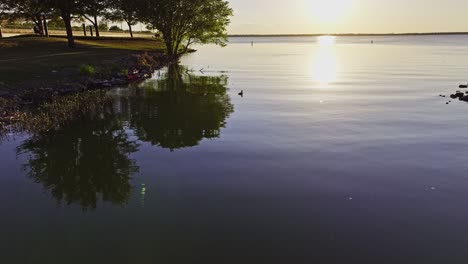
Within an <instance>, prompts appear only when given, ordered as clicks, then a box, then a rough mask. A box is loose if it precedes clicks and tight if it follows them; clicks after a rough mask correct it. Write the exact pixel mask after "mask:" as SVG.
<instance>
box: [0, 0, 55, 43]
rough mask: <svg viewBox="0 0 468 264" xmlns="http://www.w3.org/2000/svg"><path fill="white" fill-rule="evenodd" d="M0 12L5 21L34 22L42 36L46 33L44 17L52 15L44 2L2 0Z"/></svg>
mask: <svg viewBox="0 0 468 264" xmlns="http://www.w3.org/2000/svg"><path fill="white" fill-rule="evenodd" d="M0 10H1V11H0V13H2V14H1V15H0V16H1V17H2V18H3V19H8V20H10V21H13V20H18V19H24V20H27V21H32V22H33V23H34V24H35V25H36V26H37V27H38V28H39V31H40V32H41V34H42V35H43V34H44V32H45V30H44V24H43V20H44V15H46V14H47V15H51V14H52V13H51V10H50V8H48V7H47V6H46V5H45V4H44V2H43V1H42V0H0ZM0 19H1V18H0Z"/></svg>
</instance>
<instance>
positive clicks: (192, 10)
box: [137, 0, 233, 59]
mask: <svg viewBox="0 0 468 264" xmlns="http://www.w3.org/2000/svg"><path fill="white" fill-rule="evenodd" d="M137 6H138V7H139V12H138V13H139V18H140V19H141V20H142V21H143V22H145V23H147V24H149V25H150V26H151V27H152V28H155V29H157V30H158V31H160V32H161V33H162V35H163V38H164V42H165V44H166V48H167V53H168V55H169V56H170V57H173V58H174V59H178V58H179V57H180V55H181V54H183V53H185V52H187V50H188V48H189V47H190V45H192V44H194V43H198V44H206V43H214V44H217V45H221V46H223V45H225V43H226V41H227V31H226V27H227V26H228V25H229V23H230V17H231V16H232V14H233V11H232V9H231V8H230V7H229V2H227V1H224V0H158V1H154V0H139V4H138V5H137Z"/></svg>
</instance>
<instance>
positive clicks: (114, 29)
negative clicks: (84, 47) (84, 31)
mask: <svg viewBox="0 0 468 264" xmlns="http://www.w3.org/2000/svg"><path fill="white" fill-rule="evenodd" d="M109 31H122V29H121V28H119V27H118V26H111V27H110V28H109Z"/></svg>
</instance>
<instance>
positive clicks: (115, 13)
mask: <svg viewBox="0 0 468 264" xmlns="http://www.w3.org/2000/svg"><path fill="white" fill-rule="evenodd" d="M104 17H105V18H106V19H108V20H110V21H112V22H122V21H123V22H125V23H127V26H128V30H129V32H130V36H131V37H132V38H133V29H132V26H134V25H136V23H137V22H138V7H137V5H136V4H135V1H129V0H116V1H112V8H111V9H110V10H109V12H107V13H106V14H105V15H104Z"/></svg>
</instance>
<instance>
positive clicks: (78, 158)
mask: <svg viewBox="0 0 468 264" xmlns="http://www.w3.org/2000/svg"><path fill="white" fill-rule="evenodd" d="M137 147H138V146H137V145H136V143H134V142H131V141H129V139H128V135H127V133H126V132H125V130H124V129H123V128H122V124H121V122H120V121H119V120H118V119H116V118H115V116H114V115H113V113H111V112H110V111H105V112H103V113H100V114H98V115H95V116H94V117H92V118H90V117H87V118H82V119H80V120H79V121H78V120H77V122H75V123H74V125H72V126H68V127H66V128H60V129H58V130H51V131H48V132H46V133H41V134H37V135H33V136H32V137H31V138H30V139H28V140H27V141H26V142H25V143H23V144H22V145H21V146H20V147H19V149H18V151H19V152H20V153H28V154H29V160H28V163H27V164H26V165H25V169H26V170H27V171H28V174H29V176H30V177H31V178H33V179H35V180H36V181H37V182H40V183H42V184H43V185H44V187H45V188H46V189H47V190H50V192H51V194H52V195H53V197H54V198H56V199H57V200H58V201H59V202H61V201H64V202H66V203H68V204H72V203H77V204H80V205H81V206H82V208H83V209H94V208H96V204H97V202H98V200H99V197H100V196H102V200H103V201H109V202H112V203H114V204H118V205H123V204H126V203H127V201H128V199H129V196H130V191H131V186H130V183H129V180H130V177H131V175H132V174H133V173H135V172H137V171H138V167H137V166H136V164H135V161H133V160H130V159H129V158H128V155H129V154H130V153H132V152H135V151H136V150H137Z"/></svg>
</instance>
